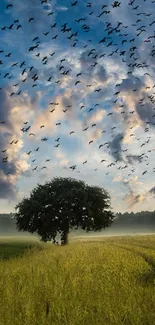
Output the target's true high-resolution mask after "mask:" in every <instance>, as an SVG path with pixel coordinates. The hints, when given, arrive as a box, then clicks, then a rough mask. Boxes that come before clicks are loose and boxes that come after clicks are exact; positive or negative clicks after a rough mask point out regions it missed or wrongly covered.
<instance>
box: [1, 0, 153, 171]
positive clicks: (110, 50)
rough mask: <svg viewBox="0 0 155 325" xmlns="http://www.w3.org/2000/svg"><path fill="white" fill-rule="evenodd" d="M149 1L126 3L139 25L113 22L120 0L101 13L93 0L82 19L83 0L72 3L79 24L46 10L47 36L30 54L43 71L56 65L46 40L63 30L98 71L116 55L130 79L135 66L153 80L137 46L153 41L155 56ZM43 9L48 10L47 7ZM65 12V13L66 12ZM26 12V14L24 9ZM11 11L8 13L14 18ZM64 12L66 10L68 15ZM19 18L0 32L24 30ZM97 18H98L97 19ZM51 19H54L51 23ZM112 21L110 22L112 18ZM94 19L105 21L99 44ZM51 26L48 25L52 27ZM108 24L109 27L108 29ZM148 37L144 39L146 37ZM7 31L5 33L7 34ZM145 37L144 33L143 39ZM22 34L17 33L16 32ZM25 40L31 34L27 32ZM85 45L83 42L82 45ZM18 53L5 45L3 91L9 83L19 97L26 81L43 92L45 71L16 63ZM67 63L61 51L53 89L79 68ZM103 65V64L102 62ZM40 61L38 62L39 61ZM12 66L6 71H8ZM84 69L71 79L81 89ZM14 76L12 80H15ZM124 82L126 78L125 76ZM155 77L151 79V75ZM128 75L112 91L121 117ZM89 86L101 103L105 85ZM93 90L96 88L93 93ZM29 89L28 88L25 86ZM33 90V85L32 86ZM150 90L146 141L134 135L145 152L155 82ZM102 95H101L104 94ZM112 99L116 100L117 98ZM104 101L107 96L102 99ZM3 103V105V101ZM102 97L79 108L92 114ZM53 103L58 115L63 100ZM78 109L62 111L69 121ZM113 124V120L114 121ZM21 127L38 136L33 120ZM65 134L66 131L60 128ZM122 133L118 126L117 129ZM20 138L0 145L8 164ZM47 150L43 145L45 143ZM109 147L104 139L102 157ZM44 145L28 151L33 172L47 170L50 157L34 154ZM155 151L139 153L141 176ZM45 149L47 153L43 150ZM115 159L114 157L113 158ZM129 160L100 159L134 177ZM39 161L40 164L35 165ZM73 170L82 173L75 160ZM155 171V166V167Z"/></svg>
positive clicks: (58, 143) (51, 80)
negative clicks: (46, 50)
mask: <svg viewBox="0 0 155 325" xmlns="http://www.w3.org/2000/svg"><path fill="white" fill-rule="evenodd" d="M148 2H149V3H151V4H155V1H148V0H141V1H140V2H139V4H137V1H136V0H130V1H129V2H128V3H127V4H126V5H127V6H128V8H129V9H130V10H131V15H132V19H134V20H135V21H134V23H133V24H131V25H124V24H123V22H122V20H121V16H120V21H118V22H117V23H116V24H113V21H112V20H111V18H110V17H111V15H113V13H114V11H118V12H117V14H118V13H119V9H120V8H121V6H122V2H121V1H113V2H111V3H109V4H103V5H101V6H100V11H99V12H97V10H96V6H95V4H94V3H93V1H92V2H86V3H85V12H83V13H82V14H81V17H79V16H78V15H79V11H78V8H79V7H80V1H79V0H76V1H73V2H71V1H70V4H69V8H68V10H70V15H72V14H73V15H74V14H77V18H76V19H75V22H74V25H73V26H72V25H70V21H65V22H64V21H62V23H60V21H57V19H56V18H55V21H54V22H53V16H54V17H55V14H56V13H55V12H54V11H49V10H47V14H46V15H47V18H46V19H47V25H46V26H44V27H45V30H43V31H42V34H40V35H36V36H35V37H34V38H33V39H32V40H31V43H30V44H29V46H28V48H27V53H26V55H27V54H29V55H30V54H31V55H32V57H33V60H34V62H35V61H36V62H38V61H37V60H39V63H40V64H41V65H42V71H43V69H44V68H46V67H47V68H48V64H49V63H51V59H53V58H55V57H56V56H57V53H56V51H54V52H52V53H49V54H48V55H47V54H46V55H42V43H43V42H44V40H47V38H48V37H49V43H50V45H51V42H56V41H58V40H59V37H60V34H61V37H62V35H63V37H64V39H65V41H67V42H68V46H70V47H72V48H75V51H76V49H78V47H80V48H81V49H82V48H83V51H87V52H86V53H87V54H86V55H87V59H88V62H90V67H91V68H92V71H93V69H95V68H96V67H98V66H102V62H103V61H102V60H103V59H105V58H111V57H113V58H114V59H115V58H117V57H119V58H120V60H121V62H122V64H125V66H127V68H128V71H127V77H126V78H131V77H132V76H134V72H135V70H137V71H141V73H143V76H142V77H141V78H144V77H145V76H148V77H150V78H153V76H151V75H150V73H148V72H147V69H149V71H150V69H151V65H150V63H149V64H148V62H147V61H141V58H140V57H139V51H138V50H139V49H138V45H137V44H139V43H140V44H142V43H144V44H145V43H147V44H148V49H149V58H150V60H153V58H154V57H155V45H153V41H154V38H155V33H154V32H153V33H152V32H149V31H150V30H151V31H152V26H153V25H155V20H154V17H153V12H150V10H149V5H147V4H148ZM14 3H15V2H12V3H8V4H7V5H6V7H5V14H6V15H7V11H8V12H9V13H10V15H11V11H12V10H14V6H15V4H14ZM38 3H40V5H42V6H43V7H44V6H45V5H48V4H50V3H51V1H50V0H38ZM141 5H142V7H143V8H144V5H145V11H141ZM43 12H44V10H43ZM64 12H65V11H64ZM23 14H24V13H23ZM10 15H9V17H10ZM64 16H65V14H64ZM17 18H18V19H13V20H12V21H9V23H8V25H5V26H1V28H0V29H1V31H0V33H5V32H7V33H8V31H9V33H10V36H11V33H18V31H19V30H22V29H23V25H22V23H21V22H20V17H17ZM93 18H94V19H93ZM36 19H37V18H36V17H33V16H32V17H31V16H30V17H29V18H28V20H27V24H31V25H32V28H33V24H35V21H36ZM50 19H52V23H50ZM91 19H93V23H92V25H91V24H90V21H91ZM108 19H109V20H110V21H108ZM94 21H95V27H96V26H97V24H98V23H101V22H102V23H104V25H102V28H103V33H102V34H103V37H102V38H100V39H97V35H96V37H95V39H96V45H95V46H92V44H93V45H94V41H93V40H92V39H91V36H90V35H91V32H92V31H93V28H94ZM47 26H49V28H47ZM103 26H104V27H103ZM131 28H132V33H131ZM146 34H147V35H148V36H147V37H145V35H146ZM4 35H5V34H3V36H4ZM83 35H84V41H82V42H81V38H82V37H83ZM142 36H143V37H142ZM17 37H18V34H17ZM25 38H26V35H25ZM82 44H84V45H82ZM14 57H15V56H14V53H13V52H8V51H7V50H5V48H0V92H1V91H2V90H3V83H4V85H5V86H6V84H7V85H11V89H13V90H12V91H11V92H10V94H9V96H10V98H12V99H13V98H15V97H16V98H17V96H22V93H23V92H24V90H23V85H24V86H25V87H31V91H32V90H33V91H34V92H35V90H36V91H38V89H39V81H40V80H41V78H42V71H41V72H40V73H39V72H38V70H37V69H36V66H35V64H34V65H32V66H29V63H28V62H27V60H26V58H23V61H21V62H19V61H18V59H17V60H16V61H15V62H14V61H13V60H14ZM68 62H69V58H68V59H67V58H65V57H63V53H62V58H61V59H60V60H59V62H58V63H57V67H58V68H57V75H58V76H59V77H58V78H54V76H53V75H50V76H49V77H48V78H47V79H46V80H45V81H46V83H47V82H48V83H49V85H50V84H51V86H52V87H55V88H56V87H57V89H59V85H61V82H62V80H63V78H64V77H66V76H67V77H73V75H74V71H73V70H72V68H68ZM103 63H104V62H103ZM37 64H38V63H37ZM6 68H7V70H5V69H6ZM16 69H19V70H18V71H19V72H20V78H19V79H18V80H16V81H14V79H15V78H14V75H15V71H16ZM83 74H84V71H79V72H78V73H76V74H75V79H72V80H73V81H72V88H74V89H76V90H77V89H78V87H79V86H81V87H82V77H83ZM135 78H136V79H137V80H139V81H140V80H141V79H140V78H139V77H135ZM12 80H13V82H12ZM124 80H125V79H124ZM151 80H152V79H151ZM122 82H123V79H122V80H121V82H116V84H115V87H114V92H113V94H111V98H112V101H111V106H114V105H116V106H117V107H118V109H119V110H120V109H121V111H120V118H121V117H122V118H123V116H126V114H127V111H126V104H125V102H122V98H121V85H122ZM86 87H87V89H88V94H92V93H93V94H94V96H95V97H94V98H95V101H97V96H99V95H100V93H102V90H103V88H101V87H97V88H96V89H94V88H93V84H92V83H91V79H90V83H89V84H87V85H86ZM91 88H92V89H93V90H92V91H91ZM25 89H26V88H25ZM28 89H29V88H28ZM145 89H146V92H145V96H144V97H143V98H140V100H139V102H138V104H139V105H140V107H145V102H146V101H147V102H148V101H149V103H150V104H151V105H152V106H153V105H154V107H153V110H154V114H153V115H152V120H151V121H147V120H146V121H144V132H145V133H144V137H143V138H144V139H141V138H135V141H140V145H139V147H140V150H141V148H142V147H145V148H147V144H149V143H151V136H148V137H147V139H146V138H145V134H146V133H147V134H148V132H149V131H150V127H151V128H152V129H153V128H154V125H155V84H154V85H153V86H148V85H146V86H145ZM138 90H139V89H138V88H137V87H136V88H133V89H132V92H133V94H136V93H138ZM99 98H100V97H99ZM113 98H115V99H114V100H113ZM103 100H104V98H103ZM1 105H2V104H1ZM100 105H101V101H100V99H99V103H97V102H95V103H94V104H93V105H92V106H93V107H92V108H89V109H87V107H86V106H85V105H81V106H80V107H79V111H80V112H83V111H86V110H87V112H88V114H89V115H90V114H91V112H92V113H94V112H95V110H96V109H97V110H98V109H100ZM48 106H49V107H50V109H49V114H56V113H57V108H58V107H59V108H60V103H59V102H55V101H54V99H53V100H52V101H51V102H49V104H48ZM70 110H74V107H73V105H66V107H65V108H64V107H63V109H62V111H63V113H64V114H66V119H68V115H67V114H68V111H70ZM114 114H115V112H114V111H113V110H111V111H108V112H107V117H109V119H110V116H112V115H113V116H114ZM133 114H136V111H135V110H133V109H132V108H131V110H130V111H128V115H129V117H130V116H132V115H133ZM63 121H64V119H63V120H62V121H58V122H57V123H56V126H57V127H61V126H62V127H63ZM5 123H6V121H5V120H4V121H3V120H0V132H3V129H2V127H3V126H4V125H5ZM111 125H112V122H111ZM97 127H98V125H97V122H96V123H92V124H91V125H87V126H86V127H84V128H83V129H82V130H81V131H82V132H83V135H84V136H85V133H86V132H87V131H88V130H95V129H97ZM133 128H134V126H133V125H131V126H130V129H131V130H132V129H133ZM40 129H46V125H45V124H42V125H40ZM115 129H116V131H117V130H118V129H117V127H116V126H111V130H109V131H110V132H113V130H115ZM20 131H21V137H22V136H23V133H24V134H26V135H27V136H28V137H29V138H30V137H33V138H35V133H34V132H33V124H31V125H30V122H29V121H23V125H21V128H20ZM109 131H106V130H105V129H104V130H102V132H101V133H102V134H104V133H105V134H108V132H109ZM60 133H61V132H60ZM74 134H76V132H75V130H70V131H69V133H68V136H70V137H72V136H74ZM118 134H119V130H118ZM134 136H135V134H134V133H132V131H131V134H130V137H134ZM123 138H124V137H123V136H120V138H119V140H118V141H120V142H121V141H122V140H123ZM48 140H49V137H48V136H45V137H41V139H40V141H41V142H40V143H43V142H47V141H48ZM54 141H55V143H54V148H53V150H56V148H58V147H59V146H60V148H61V135H60V136H58V138H56V139H55V140H54ZM18 142H19V139H12V140H11V141H10V142H9V143H8V147H7V148H0V151H1V154H2V155H3V156H2V162H3V163H4V164H7V163H9V159H10V157H9V155H7V152H8V151H9V146H13V145H16V144H17V143H18ZM95 142H96V140H95V139H94V138H93V139H91V140H90V141H88V146H91V145H92V144H93V143H95ZM42 148H43V147H42ZM104 148H107V149H109V150H110V148H111V141H105V142H102V141H101V143H98V150H99V151H100V152H101V155H102V156H103V152H104V151H102V150H104ZM40 149H41V146H40V145H39V146H38V147H36V148H35V150H32V149H31V148H30V150H29V151H27V152H26V154H27V155H28V156H30V157H31V156H32V155H33V159H31V167H30V170H32V171H33V172H35V171H39V170H42V169H46V168H48V163H49V162H50V161H51V159H49V158H47V159H46V160H45V165H44V166H40V165H39V163H38V161H37V156H36V157H34V154H35V153H37V152H38V151H40ZM119 150H120V149H118V150H116V151H114V152H113V154H114V155H115V157H117V153H119ZM154 150H155V149H153V147H152V149H150V150H148V151H146V150H145V152H143V153H140V154H139V155H137V157H138V158H137V161H138V162H139V163H143V162H145V161H146V163H144V170H143V172H142V175H145V174H146V173H147V171H148V169H147V166H148V165H149V162H148V159H149V154H150V152H152V151H154ZM121 151H122V153H127V151H128V148H126V149H121ZM43 152H44V151H43ZM92 155H93V149H92ZM113 157H114V156H113ZM125 158H126V159H127V160H126V161H127V163H125V165H123V166H122V165H121V166H117V165H118V163H119V162H120V159H119V156H118V158H117V159H114V160H113V162H112V163H110V164H107V165H106V159H103V158H101V160H100V161H99V163H105V165H106V167H107V168H110V167H112V166H115V167H116V168H117V169H118V170H124V169H127V170H128V175H129V176H130V175H131V173H134V172H135V170H136V168H135V166H132V164H131V163H129V160H128V159H130V154H129V155H127V156H126V157H125ZM88 162H89V161H88V159H86V160H84V161H83V162H82V164H83V165H87V163H88ZM34 163H35V165H33V164H34ZM67 168H68V170H71V171H75V172H77V173H80V165H77V164H74V163H73V164H72V163H70V164H69V165H68V167H67ZM97 170H98V168H95V169H94V171H97ZM152 172H155V168H153V170H152ZM9 174H10V173H9V172H7V170H6V175H9ZM108 174H109V172H108V171H107V173H106V175H108Z"/></svg>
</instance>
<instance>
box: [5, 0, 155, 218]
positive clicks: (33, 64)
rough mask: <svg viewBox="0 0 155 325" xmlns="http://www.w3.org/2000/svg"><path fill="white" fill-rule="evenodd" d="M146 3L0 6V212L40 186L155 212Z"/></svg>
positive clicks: (150, 4)
mask: <svg viewBox="0 0 155 325" xmlns="http://www.w3.org/2000/svg"><path fill="white" fill-rule="evenodd" d="M154 13H155V1H153V0H130V1H110V0H106V1H104V3H103V1H100V0H98V1H91V2H89V1H86V0H82V1H81V0H78V1H74V0H73V1H72V0H65V1H62V0H57V1H56V0H53V1H52V0H51V1H50V0H43V1H42V0H33V1H32V0H25V1H21V0H15V1H12V0H9V1H4V0H1V3H0V213H7V212H14V209H15V206H16V204H17V203H18V202H20V201H21V200H22V199H23V198H24V197H27V196H29V194H30V191H31V190H32V189H33V188H34V187H35V186H36V185H37V184H38V183H39V184H44V183H45V182H46V181H50V180H51V179H52V178H53V177H56V176H62V177H73V178H77V179H81V180H84V181H85V182H86V183H88V184H90V185H97V186H101V187H103V188H105V189H106V190H107V191H108V192H109V194H110V196H111V206H112V209H113V211H114V212H125V211H128V212H130V211H134V212H137V211H141V210H150V211H152V210H154V209H155V163H154V161H155V159H154V158H155V77H154V76H155V42H154V39H155V32H154V29H155V21H154V19H155V15H154Z"/></svg>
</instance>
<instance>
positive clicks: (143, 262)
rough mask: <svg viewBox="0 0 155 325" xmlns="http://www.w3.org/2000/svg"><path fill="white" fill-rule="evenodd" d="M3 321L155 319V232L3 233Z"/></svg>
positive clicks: (111, 323)
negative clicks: (67, 238)
mask: <svg viewBox="0 0 155 325" xmlns="http://www.w3.org/2000/svg"><path fill="white" fill-rule="evenodd" d="M0 258H1V261H0V297H1V298H0V325H14V324H15V325H19V324H20V325H45V324H50V325H87V324H88V325H100V324H101V325H102V324H103V325H121V324H126V325H131V324H133V325H154V324H155V236H154V235H153V236H152V235H151V236H149V235H147V236H135V237H133V236H132V237H130V236H126V237H109V238H108V237H106V238H100V240H99V241H98V240H97V239H95V240H94V239H93V240H91V238H89V239H88V240H87V241H86V240H85V241H84V240H83V241H82V239H81V241H79V240H78V241H76V240H74V241H73V240H72V241H71V242H70V244H69V245H68V246H66V247H61V246H53V245H50V244H40V243H39V242H38V241H36V242H35V240H33V241H32V239H31V242H29V240H26V239H25V240H24V239H23V238H22V239H19V240H17V238H15V239H14V241H13V240H12V239H10V240H8V239H2V238H0Z"/></svg>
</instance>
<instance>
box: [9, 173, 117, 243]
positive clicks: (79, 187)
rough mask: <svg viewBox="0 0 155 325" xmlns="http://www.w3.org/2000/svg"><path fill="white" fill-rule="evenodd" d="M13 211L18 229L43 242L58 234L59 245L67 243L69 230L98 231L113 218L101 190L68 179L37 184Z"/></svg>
mask: <svg viewBox="0 0 155 325" xmlns="http://www.w3.org/2000/svg"><path fill="white" fill-rule="evenodd" d="M16 211H17V212H16V214H15V219H16V225H17V228H18V230H22V231H29V232H30V233H37V234H38V235H40V237H41V239H42V240H43V241H48V240H52V239H53V240H54V239H55V237H56V235H57V233H58V232H59V233H61V242H62V244H66V243H67V242H68V233H69V230H70V229H72V228H76V229H78V228H81V229H84V230H86V231H92V230H94V231H100V230H101V229H102V228H105V227H109V226H110V225H111V223H112V221H113V218H114V216H113V214H112V212H111V211H110V197H109V195H108V193H107V192H106V191H105V190H104V189H102V188H100V187H96V186H88V185H87V184H85V183H84V182H83V181H79V180H75V179H72V178H54V179H53V180H52V181H51V182H47V183H46V184H45V185H38V186H37V187H36V188H35V189H34V190H33V191H32V192H31V193H30V198H24V199H23V201H22V202H21V203H19V204H18V205H17V206H16Z"/></svg>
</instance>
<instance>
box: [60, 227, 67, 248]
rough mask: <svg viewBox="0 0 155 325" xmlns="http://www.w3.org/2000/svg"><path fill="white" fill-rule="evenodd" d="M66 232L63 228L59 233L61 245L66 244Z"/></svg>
mask: <svg viewBox="0 0 155 325" xmlns="http://www.w3.org/2000/svg"><path fill="white" fill-rule="evenodd" d="M68 234H69V230H64V231H63V232H62V233H61V246H64V245H67V244H68Z"/></svg>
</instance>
